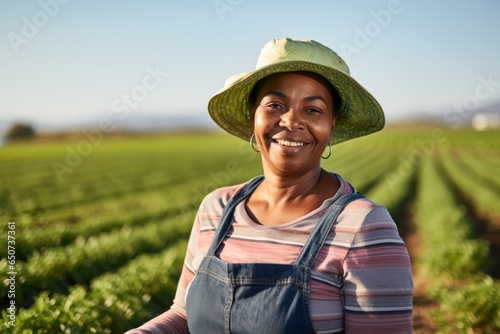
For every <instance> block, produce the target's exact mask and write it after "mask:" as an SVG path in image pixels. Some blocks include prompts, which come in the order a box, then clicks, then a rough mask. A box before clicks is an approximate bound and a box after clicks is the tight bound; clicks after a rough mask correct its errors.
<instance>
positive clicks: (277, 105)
mask: <svg viewBox="0 0 500 334" xmlns="http://www.w3.org/2000/svg"><path fill="white" fill-rule="evenodd" d="M264 107H265V108H268V109H271V110H285V106H284V105H283V104H281V103H278V102H270V103H267V104H265V105H264Z"/></svg>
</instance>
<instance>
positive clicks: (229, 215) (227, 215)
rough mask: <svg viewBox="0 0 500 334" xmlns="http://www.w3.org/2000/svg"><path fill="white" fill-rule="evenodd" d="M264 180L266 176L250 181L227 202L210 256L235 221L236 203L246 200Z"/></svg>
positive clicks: (211, 246) (211, 245)
mask: <svg viewBox="0 0 500 334" xmlns="http://www.w3.org/2000/svg"><path fill="white" fill-rule="evenodd" d="M263 180H264V176H257V177H256V178H253V179H252V180H250V182H248V183H247V184H246V185H245V187H244V188H243V189H242V190H241V191H240V192H238V193H237V194H235V195H234V196H233V197H231V199H229V201H228V202H227V203H226V206H225V207H224V210H223V211H222V215H221V218H220V221H219V225H218V226H217V230H216V231H215V235H214V239H213V240H212V243H211V244H210V248H209V249H208V253H207V255H208V256H213V255H215V252H216V251H217V248H219V246H220V245H221V243H222V241H223V240H224V238H225V237H226V234H227V232H228V231H229V229H230V228H231V226H232V223H233V213H234V209H235V207H236V205H237V204H238V203H240V202H241V201H242V200H244V199H245V198H246V197H247V196H248V195H250V194H251V193H252V192H253V191H254V190H255V189H256V188H257V186H258V185H259V184H260V183H261V182H262V181H263Z"/></svg>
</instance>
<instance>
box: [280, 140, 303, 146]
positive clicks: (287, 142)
mask: <svg viewBox="0 0 500 334" xmlns="http://www.w3.org/2000/svg"><path fill="white" fill-rule="evenodd" d="M277 142H278V144H280V145H283V146H303V145H304V143H298V142H294V141H287V140H277Z"/></svg>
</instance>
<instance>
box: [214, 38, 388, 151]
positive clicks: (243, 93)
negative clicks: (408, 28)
mask: <svg viewBox="0 0 500 334" xmlns="http://www.w3.org/2000/svg"><path fill="white" fill-rule="evenodd" d="M298 71H308V72H313V73H317V74H319V75H321V76H323V77H324V78H326V79H327V80H328V81H329V82H330V83H331V84H332V86H333V87H334V88H335V89H336V90H337V91H338V93H339V95H340V99H341V102H340V106H337V107H336V110H334V112H335V113H336V114H337V116H338V118H337V123H336V128H335V131H334V133H333V135H332V138H331V141H330V142H331V144H332V145H333V144H337V143H340V142H343V141H345V140H348V139H352V138H355V137H360V136H364V135H367V134H370V133H373V132H376V131H379V130H380V129H382V128H383V127H384V123H385V121H384V112H383V110H382V107H381V106H380V104H379V103H378V102H377V101H376V100H375V98H374V97H373V96H372V95H371V94H370V93H369V92H368V91H367V90H366V89H365V88H364V87H363V86H361V85H360V84H359V83H358V82H357V81H356V80H354V79H353V78H352V77H351V75H350V73H349V68H348V67H347V65H346V63H345V62H344V60H342V58H340V57H339V56H338V55H337V53H335V52H334V51H333V50H331V49H329V48H327V47H326V46H324V45H322V44H320V43H318V42H316V41H313V40H303V41H296V40H292V39H289V38H279V39H274V40H272V41H270V42H268V43H267V44H266V45H264V47H263V48H262V50H261V52H260V55H259V58H258V60H257V65H256V67H255V70H253V71H250V72H245V73H241V74H237V75H234V76H232V77H230V78H229V79H228V80H226V83H225V85H224V88H223V89H222V90H220V91H219V92H218V93H217V94H215V95H214V96H213V97H212V98H211V99H210V101H209V102H208V112H209V114H210V116H211V117H212V119H213V120H214V121H215V123H217V124H218V125H219V126H220V127H221V128H222V129H224V130H225V131H227V132H229V133H230V134H233V135H235V136H237V137H240V138H243V139H246V140H249V139H250V137H251V136H252V133H253V129H252V124H251V117H250V112H251V110H250V104H249V102H248V97H249V94H250V92H251V91H252V88H253V87H254V86H255V84H256V83H257V82H258V81H259V80H261V79H262V78H265V77H267V76H269V75H271V74H274V73H281V72H298Z"/></svg>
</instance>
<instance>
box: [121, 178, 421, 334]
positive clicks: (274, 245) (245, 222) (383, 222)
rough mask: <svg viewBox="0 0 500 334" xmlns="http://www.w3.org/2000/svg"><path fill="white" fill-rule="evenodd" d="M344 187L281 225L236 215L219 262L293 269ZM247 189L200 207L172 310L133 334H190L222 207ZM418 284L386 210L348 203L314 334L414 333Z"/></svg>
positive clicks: (320, 284)
mask: <svg viewBox="0 0 500 334" xmlns="http://www.w3.org/2000/svg"><path fill="white" fill-rule="evenodd" d="M334 175H335V176H336V177H337V178H338V179H339V181H340V183H341V187H340V189H339V191H338V192H337V194H336V195H335V196H334V197H333V198H330V199H328V200H326V201H325V202H324V203H323V204H322V205H321V207H319V208H318V209H316V210H314V211H312V212H310V213H309V214H307V215H306V216H304V217H301V218H299V219H296V220H294V221H292V222H289V223H287V224H283V225H274V226H263V225H259V224H257V223H255V222H254V221H253V220H252V219H251V218H250V217H249V216H248V214H247V212H246V210H245V207H244V203H243V202H242V203H240V204H239V205H238V206H237V207H236V210H235V215H234V216H235V220H234V222H233V228H232V229H231V230H230V232H229V236H228V238H227V239H226V240H225V241H224V243H223V245H222V246H221V247H220V249H219V250H218V251H219V254H218V256H220V258H221V259H222V260H224V261H227V262H233V263H252V262H260V263H283V264H290V263H294V262H295V260H296V259H297V257H298V255H299V253H300V251H301V249H302V247H303V245H304V244H305V242H306V240H307V238H308V236H309V234H310V233H311V232H312V230H313V228H314V226H315V224H316V223H317V222H318V220H319V219H320V218H321V216H322V215H323V213H324V212H325V210H326V208H327V207H328V206H329V205H330V204H331V203H332V202H333V201H334V200H336V199H337V198H338V197H339V196H341V195H343V194H346V193H351V192H352V187H351V185H349V184H348V183H347V182H346V181H345V180H344V179H343V178H342V177H340V176H339V175H337V174H334ZM243 186H244V185H236V186H231V187H225V188H220V189H217V190H215V191H213V192H212V193H210V194H209V195H208V196H207V197H206V198H205V199H204V200H203V202H202V204H201V205H200V209H199V211H198V214H197V216H196V218H195V222H194V226H193V229H192V232H191V236H190V239H189V244H188V250H187V254H186V259H185V264H184V268H183V270H182V274H181V278H180V281H179V284H178V287H177V292H176V295H175V299H174V304H173V305H172V307H171V308H170V310H168V311H166V312H165V313H163V314H161V315H159V316H158V317H156V318H154V319H152V320H151V321H149V322H147V323H146V324H144V325H143V326H141V327H140V328H139V329H136V330H131V331H129V332H127V333H128V334H132V333H134V334H136V333H188V328H187V323H186V309H185V296H186V290H187V288H188V286H189V283H190V282H191V280H192V279H193V277H194V275H195V273H196V270H197V268H198V266H199V264H200V262H201V260H202V259H203V257H204V256H205V254H206V252H207V250H208V247H209V246H210V243H211V241H212V238H213V236H214V233H215V229H216V227H217V225H218V223H219V219H220V216H221V213H222V210H223V209H224V206H225V204H226V203H227V201H228V200H229V198H231V196H232V195H233V194H234V193H235V192H237V191H238V190H240V189H241V188H242V187H243ZM412 293H413V281H412V276H411V264H410V260H409V256H408V252H407V250H406V247H405V245H404V243H403V241H402V239H401V238H400V236H399V234H398V231H397V227H396V224H395V223H394V221H393V220H392V218H391V216H390V215H389V213H388V211H387V210H386V209H385V208H384V207H382V206H380V205H377V204H375V203H373V202H372V201H370V200H368V199H361V200H356V201H354V202H351V203H350V204H348V205H347V206H346V208H345V209H344V211H343V212H342V213H341V214H340V216H339V218H338V220H337V224H335V225H334V226H333V228H332V230H331V231H330V234H329V236H328V238H327V240H326V242H325V244H324V245H323V247H322V249H321V251H320V253H319V254H318V257H317V258H316V262H315V265H314V267H313V271H312V277H311V295H310V298H311V300H310V312H311V318H312V321H313V325H314V329H315V331H316V332H317V333H340V332H345V333H374V334H376V333H384V334H387V333H411V332H412Z"/></svg>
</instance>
